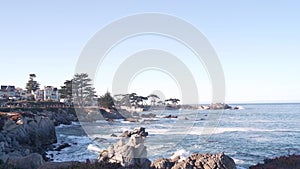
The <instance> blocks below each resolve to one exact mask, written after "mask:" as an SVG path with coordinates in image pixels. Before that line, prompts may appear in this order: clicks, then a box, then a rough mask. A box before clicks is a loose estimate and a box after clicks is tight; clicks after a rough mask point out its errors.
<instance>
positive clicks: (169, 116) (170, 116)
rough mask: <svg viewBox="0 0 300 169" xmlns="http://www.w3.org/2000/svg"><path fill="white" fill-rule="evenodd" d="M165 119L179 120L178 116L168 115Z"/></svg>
mask: <svg viewBox="0 0 300 169" xmlns="http://www.w3.org/2000/svg"><path fill="white" fill-rule="evenodd" d="M163 118H178V116H173V115H168V116H165V117H163Z"/></svg>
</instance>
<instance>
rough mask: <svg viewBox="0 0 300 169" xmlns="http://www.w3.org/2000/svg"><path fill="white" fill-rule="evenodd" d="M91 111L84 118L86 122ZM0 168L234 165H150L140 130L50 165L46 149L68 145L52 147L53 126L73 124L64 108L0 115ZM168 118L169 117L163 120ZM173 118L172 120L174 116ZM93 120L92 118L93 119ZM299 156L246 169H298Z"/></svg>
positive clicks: (203, 160)
mask: <svg viewBox="0 0 300 169" xmlns="http://www.w3.org/2000/svg"><path fill="white" fill-rule="evenodd" d="M93 113H94V112H92V113H91V114H89V115H87V116H86V119H87V120H89V119H90V117H89V116H92V115H93ZM100 113H101V114H102V115H101V116H99V117H101V118H102V119H103V118H104V119H106V120H110V119H115V118H123V119H126V118H128V117H129V116H128V117H124V116H122V115H123V114H122V115H121V114H120V113H118V112H115V111H110V112H108V111H105V110H102V111H100ZM0 117H1V118H0V168H20V169H38V168H39V169H56V168H61V169H63V168H66V169H67V168H68V169H71V168H74V169H79V168H91V169H92V168H93V169H96V168H112V169H114V168H115V169H117V168H120V169H122V168H145V169H148V168H149V169H179V168H200V169H201V168H202V169H211V168H214V169H235V168H236V165H235V163H234V161H233V159H231V158H230V157H229V156H227V155H225V154H224V153H219V154H199V153H196V154H192V155H190V156H189V157H187V158H182V157H180V156H177V157H170V158H158V159H156V160H155V161H153V162H151V161H150V160H149V159H147V148H146V146H145V145H144V139H145V137H147V136H148V133H147V132H146V131H145V129H144V128H135V130H134V131H127V132H125V133H123V134H122V139H121V140H120V141H119V142H117V143H115V144H114V145H112V146H110V147H108V148H107V150H104V151H103V152H102V153H101V154H100V155H99V159H95V160H87V161H86V162H77V161H70V162H51V161H49V159H47V157H46V153H45V152H46V151H47V150H56V151H59V150H61V149H63V148H65V147H68V146H69V145H67V144H64V145H60V146H58V147H54V146H53V144H54V143H56V142H57V138H56V132H55V126H58V125H60V124H65V125H70V124H72V121H77V117H76V116H75V113H74V112H70V111H69V110H68V109H56V110H55V111H54V110H51V111H50V110H47V111H46V110H44V111H36V112H34V113H33V112H31V111H24V110H23V111H17V110H14V112H0ZM165 118H172V117H165ZM174 118H175V117H174ZM94 120H95V119H94ZM299 166H300V156H296V155H292V156H289V157H280V158H276V159H273V160H265V163H264V164H257V165H255V166H251V167H250V169H260V168H264V169H266V168H270V169H281V168H290V169H294V168H295V169H296V168H300V167H299Z"/></svg>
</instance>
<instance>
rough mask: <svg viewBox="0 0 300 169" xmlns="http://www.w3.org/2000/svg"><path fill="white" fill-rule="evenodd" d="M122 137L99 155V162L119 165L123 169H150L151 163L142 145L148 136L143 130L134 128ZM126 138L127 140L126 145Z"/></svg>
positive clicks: (145, 148)
mask: <svg viewBox="0 0 300 169" xmlns="http://www.w3.org/2000/svg"><path fill="white" fill-rule="evenodd" d="M124 136H125V137H124V138H123V139H121V140H120V141H119V142H117V143H116V144H114V145H112V146H110V147H109V148H108V149H107V150H104V151H103V152H102V153H101V154H100V156H99V162H103V161H108V162H110V163H119V164H121V165H122V166H123V167H132V168H143V169H148V168H150V164H151V161H150V160H149V159H147V147H146V146H145V145H144V140H145V137H147V136H148V133H147V132H146V131H145V128H142V127H138V128H135V129H134V130H133V131H131V132H127V134H126V135H124ZM126 138H128V139H129V140H128V142H127V143H126V142H125V141H126Z"/></svg>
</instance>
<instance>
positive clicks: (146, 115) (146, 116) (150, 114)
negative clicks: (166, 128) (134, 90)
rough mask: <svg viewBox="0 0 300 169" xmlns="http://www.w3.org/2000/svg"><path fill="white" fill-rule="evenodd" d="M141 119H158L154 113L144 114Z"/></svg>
mask: <svg viewBox="0 0 300 169" xmlns="http://www.w3.org/2000/svg"><path fill="white" fill-rule="evenodd" d="M141 117H142V118H154V117H156V115H155V114H153V113H149V114H142V115H141Z"/></svg>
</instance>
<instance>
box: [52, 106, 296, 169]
mask: <svg viewBox="0 0 300 169" xmlns="http://www.w3.org/2000/svg"><path fill="white" fill-rule="evenodd" d="M234 106H235V105H234ZM238 106H241V107H243V108H244V109H240V110H223V111H215V110H172V111H171V110H168V111H154V112H151V113H155V114H157V116H158V118H154V119H151V120H150V121H149V119H148V120H147V119H143V120H141V121H140V122H137V123H130V122H125V121H122V120H117V121H115V122H107V121H101V120H100V121H97V122H93V123H73V125H70V126H59V127H57V128H56V132H57V137H58V145H59V144H61V143H64V142H67V143H69V144H71V147H68V148H65V149H63V150H62V151H60V152H56V151H49V152H48V154H49V156H50V154H52V155H53V160H54V161H70V160H79V161H85V160H86V159H95V158H97V156H98V155H99V152H101V151H102V150H104V149H106V148H107V147H108V146H109V145H111V144H113V143H115V142H117V141H118V140H119V138H116V137H112V136H111V134H115V135H120V134H121V133H122V132H123V131H125V130H132V129H133V128H134V127H139V126H142V127H145V128H146V131H148V132H149V136H148V137H147V138H146V141H145V145H146V146H147V150H148V158H149V159H151V160H154V159H156V158H158V157H171V156H172V155H173V156H174V154H175V155H181V156H183V157H184V156H188V155H190V154H192V153H219V152H224V153H225V154H227V155H229V156H230V157H232V158H233V159H234V160H235V163H236V164H237V166H238V167H239V168H248V167H249V166H250V165H253V164H256V163H258V162H263V159H265V158H274V157H277V156H282V155H289V154H300V104H245V105H238ZM143 113H150V112H143ZM169 114H171V115H177V116H178V118H177V119H162V118H159V117H162V116H165V115H169Z"/></svg>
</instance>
